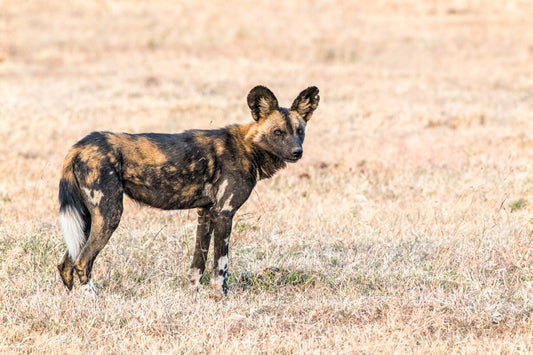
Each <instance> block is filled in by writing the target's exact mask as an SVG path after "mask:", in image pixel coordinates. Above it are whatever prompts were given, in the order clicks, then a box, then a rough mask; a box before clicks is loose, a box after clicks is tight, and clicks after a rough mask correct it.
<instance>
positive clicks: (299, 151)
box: [292, 148, 304, 159]
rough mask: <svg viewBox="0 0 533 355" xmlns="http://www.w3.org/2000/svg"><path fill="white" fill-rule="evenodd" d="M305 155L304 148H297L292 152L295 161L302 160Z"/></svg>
mask: <svg viewBox="0 0 533 355" xmlns="http://www.w3.org/2000/svg"><path fill="white" fill-rule="evenodd" d="M303 153H304V150H303V149H302V148H295V149H293V150H292V157H293V158H294V159H300V158H301V157H302V154H303Z"/></svg>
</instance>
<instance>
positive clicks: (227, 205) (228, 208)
mask: <svg viewBox="0 0 533 355" xmlns="http://www.w3.org/2000/svg"><path fill="white" fill-rule="evenodd" d="M232 198H233V194H231V196H230V197H228V198H227V199H226V201H224V206H222V210H221V211H227V212H231V211H233V207H232V206H231V199H232Z"/></svg>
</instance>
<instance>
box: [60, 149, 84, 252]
mask: <svg viewBox="0 0 533 355" xmlns="http://www.w3.org/2000/svg"><path fill="white" fill-rule="evenodd" d="M77 157H78V152H77V151H76V150H75V149H73V150H71V151H70V152H69V153H68V154H67V156H66V157H65V162H64V164H63V170H62V173H61V179H60V181H59V204H60V207H59V222H60V224H61V231H62V232H63V237H64V239H65V243H66V244H67V249H68V252H69V255H70V257H71V258H72V260H73V261H76V258H77V257H78V255H79V254H80V252H81V250H82V248H83V246H84V245H85V243H86V241H87V238H88V236H89V232H90V226H91V215H90V213H89V210H88V209H87V207H86V206H85V203H84V202H83V195H82V191H81V188H80V185H79V182H78V180H77V178H76V175H75V174H74V166H75V164H76V160H77Z"/></svg>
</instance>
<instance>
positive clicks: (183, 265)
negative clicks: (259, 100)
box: [0, 0, 533, 354]
mask: <svg viewBox="0 0 533 355" xmlns="http://www.w3.org/2000/svg"><path fill="white" fill-rule="evenodd" d="M532 18H533V5H532V4H531V2H529V1H518V0H516V1H515V0H509V1H504V0H501V1H482V0H472V1H467V0H455V1H444V0H438V1H423V0H407V1H400V0H396V1H384V0H379V1H343V2H332V1H326V0H311V1H305V2H304V1H299V2H298V1H292V0H290V1H253V2H252V1H249V2H245V1H236V0H229V1H107V0H100V1H80V0H76V1H15V0H3V1H0V352H1V353H29V352H32V353H33V352H35V353H46V354H49V353H144V352H147V353H169V352H171V353H266V354H279V353H306V354H308V353H323V354H326V353H341V354H352V353H355V354H359V353H360V354H376V353H406V352H407V353H437V354H439V353H440V354H449V353H513V354H515V353H532V352H533V345H532V343H533V222H532V219H533V213H532V212H533V172H532V169H531V166H532V163H533V133H532V132H533V130H532V128H533V123H532V122H533V88H532V82H533V22H532V20H531V19H532ZM257 84H264V85H267V86H269V87H270V88H271V89H272V90H273V91H274V92H275V93H276V95H277V96H278V99H279V100H280V103H281V104H283V105H289V104H290V103H291V101H292V99H293V98H294V97H295V95H296V94H297V93H298V92H300V90H301V89H303V88H305V87H307V86H309V85H317V86H318V87H319V88H320V90H321V103H320V106H319V108H318V110H317V111H316V113H315V115H314V116H313V118H312V120H311V121H310V123H309V126H308V130H307V138H306V143H305V146H304V148H305V153H304V158H303V159H302V161H301V162H299V163H298V164H296V165H290V166H289V167H288V168H287V169H285V170H284V171H282V172H280V173H278V175H277V176H276V177H274V178H272V179H270V180H267V181H262V182H260V183H259V184H258V186H257V188H256V190H255V192H254V193H253V194H252V196H251V198H250V199H249V201H248V202H247V203H246V204H245V206H244V207H243V208H242V209H241V210H240V211H239V213H238V215H237V217H236V221H235V225H234V232H233V236H232V246H231V249H230V256H231V265H230V272H231V278H230V281H231V282H230V292H231V294H230V296H229V297H228V298H227V299H224V300H222V301H216V300H215V299H213V298H212V297H210V293H209V287H208V286H207V285H206V287H204V288H203V289H202V290H200V292H193V291H191V290H190V289H189V288H188V286H187V282H186V278H185V274H186V272H187V267H188V264H189V262H190V260H191V258H192V248H193V244H194V233H195V216H196V213H195V212H194V211H177V212H163V211H157V210H153V209H150V208H146V207H142V206H139V205H137V204H135V203H132V202H131V201H127V202H126V211H125V214H124V217H123V219H122V222H121V225H120V227H119V229H118V230H117V232H116V233H115V234H114V236H113V237H112V239H111V242H110V243H109V244H108V246H107V247H106V248H105V249H104V251H103V252H102V254H101V256H100V257H99V258H98V259H97V262H96V265H95V269H94V273H93V274H94V282H95V284H96V286H97V287H98V288H99V290H100V297H99V298H98V299H96V300H94V299H92V298H90V297H88V296H87V295H86V294H85V293H83V292H82V291H81V290H80V289H79V288H78V289H76V290H75V291H73V292H72V293H71V294H69V293H68V292H67V291H66V289H65V288H64V287H63V286H62V284H61V282H60V280H59V278H58V274H57V273H56V269H55V265H56V263H57V262H58V261H59V259H60V258H61V256H62V254H63V252H64V249H65V246H64V244H63V242H62V236H61V234H60V232H59V228H58V219H57V215H58V214H57V212H58V204H57V187H58V180H59V169H60V166H61V163H62V159H63V157H64V155H65V154H66V152H67V150H68V148H69V147H70V146H71V145H72V144H74V143H75V142H76V141H77V140H78V139H80V138H81V137H83V136H84V135H86V134H87V133H89V132H91V131H94V130H112V131H127V132H145V131H157V132H178V131H181V130H184V129H187V128H214V127H219V126H223V125H226V124H230V123H234V122H246V121H249V120H250V119H251V116H250V114H249V111H248V108H247V106H246V100H245V99H246V94H247V93H248V91H249V90H250V89H251V88H252V87H253V86H255V85H257ZM207 279H208V277H206V280H205V281H206V284H207V282H208V280H207Z"/></svg>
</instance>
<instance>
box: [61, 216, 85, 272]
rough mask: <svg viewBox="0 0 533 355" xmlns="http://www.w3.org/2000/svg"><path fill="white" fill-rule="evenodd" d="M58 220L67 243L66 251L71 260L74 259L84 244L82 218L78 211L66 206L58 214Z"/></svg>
mask: <svg viewBox="0 0 533 355" xmlns="http://www.w3.org/2000/svg"><path fill="white" fill-rule="evenodd" d="M59 222H60V223H61V231H62V232H63V238H64V239H65V243H66V244H67V249H68V253H69V254H70V257H71V258H72V260H74V261H76V258H77V257H78V255H79V254H80V252H81V249H82V248H83V245H84V244H85V235H84V234H83V228H84V223H83V219H82V218H81V216H80V214H79V212H78V211H76V210H75V209H73V208H71V207H67V208H66V210H65V211H62V212H61V213H60V214H59Z"/></svg>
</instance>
